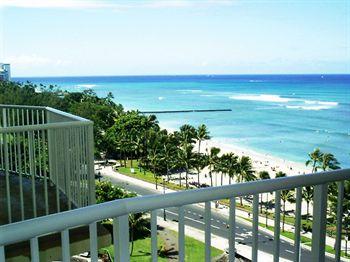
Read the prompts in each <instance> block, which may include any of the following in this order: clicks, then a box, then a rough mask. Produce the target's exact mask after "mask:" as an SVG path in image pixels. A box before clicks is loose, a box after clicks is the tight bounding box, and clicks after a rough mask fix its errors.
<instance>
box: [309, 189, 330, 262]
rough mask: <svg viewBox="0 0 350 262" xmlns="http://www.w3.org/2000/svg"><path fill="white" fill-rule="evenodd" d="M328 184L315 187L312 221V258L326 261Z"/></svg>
mask: <svg viewBox="0 0 350 262" xmlns="http://www.w3.org/2000/svg"><path fill="white" fill-rule="evenodd" d="M327 188H328V187H327V184H322V185H317V186H315V187H314V199H313V213H312V214H313V223H312V248H311V252H312V260H313V261H318V262H324V261H325V244H326V222H327V221H326V216H327Z"/></svg>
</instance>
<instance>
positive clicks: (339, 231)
mask: <svg viewBox="0 0 350 262" xmlns="http://www.w3.org/2000/svg"><path fill="white" fill-rule="evenodd" d="M337 186H338V198H337V229H336V237H335V246H334V249H335V261H340V254H341V237H342V222H343V198H344V181H341V182H337Z"/></svg>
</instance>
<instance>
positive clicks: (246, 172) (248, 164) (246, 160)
mask: <svg viewBox="0 0 350 262" xmlns="http://www.w3.org/2000/svg"><path fill="white" fill-rule="evenodd" d="M236 177H237V182H238V183H242V182H249V181H253V180H256V177H255V175H254V170H253V165H252V161H251V159H250V157H248V156H242V157H241V158H240V159H239V160H238V162H237V175H236ZM239 199H240V204H241V206H243V199H242V197H240V198H239Z"/></svg>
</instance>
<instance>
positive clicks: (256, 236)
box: [252, 194, 259, 262]
mask: <svg viewBox="0 0 350 262" xmlns="http://www.w3.org/2000/svg"><path fill="white" fill-rule="evenodd" d="M252 238H253V239H252V261H253V262H256V261H258V240H259V195H258V194H256V195H254V196H253V234H252Z"/></svg>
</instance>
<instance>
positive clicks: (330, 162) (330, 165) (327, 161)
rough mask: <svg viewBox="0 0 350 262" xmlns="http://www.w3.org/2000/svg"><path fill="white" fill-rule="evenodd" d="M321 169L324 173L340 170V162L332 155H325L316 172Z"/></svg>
mask: <svg viewBox="0 0 350 262" xmlns="http://www.w3.org/2000/svg"><path fill="white" fill-rule="evenodd" d="M318 168H320V169H322V170H323V171H328V170H335V169H339V168H340V166H339V162H338V160H337V159H336V158H335V156H334V155H333V154H331V153H323V154H322V156H321V159H320V160H319V164H318V166H317V167H316V170H317V169H318Z"/></svg>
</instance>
